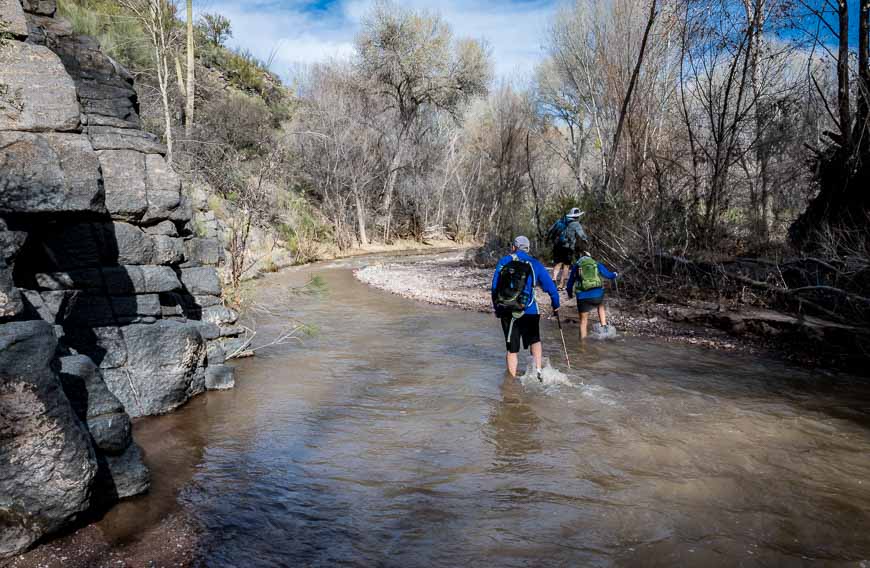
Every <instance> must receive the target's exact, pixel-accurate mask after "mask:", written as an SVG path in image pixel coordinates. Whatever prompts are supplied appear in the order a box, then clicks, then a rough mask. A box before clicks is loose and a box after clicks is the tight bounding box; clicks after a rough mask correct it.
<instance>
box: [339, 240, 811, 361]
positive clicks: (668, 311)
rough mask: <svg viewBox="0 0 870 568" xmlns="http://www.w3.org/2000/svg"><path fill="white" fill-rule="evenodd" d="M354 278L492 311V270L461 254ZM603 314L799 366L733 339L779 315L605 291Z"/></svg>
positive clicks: (569, 312)
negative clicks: (727, 310) (639, 298)
mask: <svg viewBox="0 0 870 568" xmlns="http://www.w3.org/2000/svg"><path fill="white" fill-rule="evenodd" d="M355 276H356V278H357V279H358V280H360V281H361V282H364V283H366V284H368V285H370V286H373V287H375V288H379V289H381V290H385V291H387V292H391V293H393V294H397V295H399V296H403V297H406V298H411V299H414V300H418V301H422V302H428V303H431V304H437V305H442V306H449V307H453V308H458V309H464V310H472V311H480V312H489V311H490V310H491V305H490V297H489V287H490V282H491V278H492V269H490V268H478V267H475V266H473V265H472V264H471V263H470V262H468V261H467V260H466V258H465V254H464V253H455V254H449V255H442V256H439V257H438V258H433V259H428V260H423V261H419V260H418V261H412V262H408V261H406V262H401V261H391V262H384V263H379V264H374V265H370V266H367V267H365V268H362V269H359V270H357V271H356V272H355ZM537 294H538V300H539V302H540V305H542V306H545V307H548V306H549V305H550V300H549V298H548V297H547V296H546V294H544V293H542V292H541V291H540V290H538V292H537ZM561 298H562V304H563V306H564V307H563V310H562V317H563V321H566V322H567V323H568V326H569V328H570V333H576V332H577V323H578V317H577V312H576V308H575V302H574V300H569V299H568V297H567V294H566V293H565V292H564V291H563V292H561ZM607 309H608V314H609V318H610V322H609V323H612V324H613V325H615V326H616V328H617V329H618V330H619V333H621V334H623V335H631V336H636V337H648V338H656V339H659V340H662V341H667V342H677V343H686V344H691V345H699V346H703V347H707V348H713V349H720V350H728V351H738V352H744V353H755V354H762V353H763V354H768V355H778V356H781V357H783V358H786V359H794V360H802V358H801V355H800V353H792V352H789V351H788V350H787V349H785V348H783V346H782V345H780V344H778V343H776V342H775V341H773V340H772V339H771V337H762V336H760V335H753V334H743V333H739V334H738V333H737V332H739V331H745V328H746V326H747V325H746V324H747V322H748V323H749V324H750V325H751V324H752V323H753V322H760V323H759V327H765V328H768V327H770V326H772V325H774V324H775V323H776V322H777V321H779V320H783V319H784V318H788V317H789V316H784V315H782V314H777V313H774V312H764V313H762V312H752V313H749V312H747V313H743V314H740V315H737V314H734V313H725V314H722V313H718V312H717V311H716V310H715V309H712V308H711V307H709V306H706V307H705V306H693V305H686V306H677V305H671V304H661V303H654V302H650V303H644V304H639V303H637V302H635V301H633V300H631V299H626V298H622V297H620V296H619V295H618V294H617V293H616V292H615V291H614V290H608V294H607ZM592 317H593V322H594V321H596V320H597V316H595V315H593V316H592ZM723 322H724V325H723ZM765 322H766V323H765ZM787 323H789V324H791V323H792V322H787ZM705 324H706V325H705ZM741 326H742V328H741Z"/></svg>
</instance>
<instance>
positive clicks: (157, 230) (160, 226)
mask: <svg viewBox="0 0 870 568" xmlns="http://www.w3.org/2000/svg"><path fill="white" fill-rule="evenodd" d="M145 232H146V233H148V234H149V235H164V236H166V237H177V236H178V228H177V227H176V226H175V223H173V222H172V221H161V222H159V223H157V224H156V225H153V226H151V227H145ZM184 254H185V257H186V256H187V248H186V246H185V253H184Z"/></svg>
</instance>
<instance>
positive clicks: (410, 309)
mask: <svg viewBox="0 0 870 568" xmlns="http://www.w3.org/2000/svg"><path fill="white" fill-rule="evenodd" d="M313 273H316V274H318V275H320V276H321V277H322V278H323V279H324V282H325V284H326V292H325V293H324V294H323V295H321V296H318V297H303V298H298V297H296V298H290V297H288V294H287V292H286V289H287V287H288V286H290V285H298V284H301V283H303V282H304V281H305V280H306V279H307V278H309V276H310V275H311V274H313ZM259 300H260V301H261V302H262V303H264V304H268V305H271V306H274V307H280V306H282V305H286V304H288V303H292V304H293V305H294V313H295V315H297V316H298V317H300V318H301V319H303V320H305V321H306V322H307V323H309V324H311V325H313V326H315V327H316V328H317V333H316V335H315V336H314V337H311V338H309V339H306V340H305V343H304V345H299V344H296V343H291V344H287V345H283V346H277V347H274V348H270V349H267V350H264V351H262V352H261V353H260V355H259V356H258V357H257V358H255V359H250V360H246V361H243V362H241V363H240V364H239V365H238V380H237V388H236V389H235V390H234V391H231V392H225V393H210V394H208V395H206V396H204V397H200V398H199V399H197V400H195V401H193V402H192V403H191V404H189V405H188V406H187V407H185V408H184V409H183V410H182V411H181V412H179V413H176V414H174V415H171V416H166V417H161V418H156V419H149V420H145V421H142V422H140V423H139V424H138V425H137V430H136V437H137V439H138V440H139V441H140V443H141V444H142V445H143V446H144V447H145V449H146V451H147V454H148V460H149V462H150V463H151V465H152V467H153V468H154V473H155V478H156V480H157V482H156V485H155V489H154V491H153V492H152V494H151V495H150V496H148V497H146V498H143V499H139V500H135V501H132V502H130V503H126V504H124V506H122V507H119V508H117V509H116V510H115V511H113V513H112V514H111V515H110V516H109V517H107V518H106V519H105V520H104V521H103V523H102V524H103V527H104V530H106V531H109V532H110V533H111V534H113V535H114V536H115V537H116V538H118V539H123V538H126V537H128V536H130V535H132V534H135V533H136V532H137V531H138V530H140V529H141V527H142V526H143V525H147V524H149V523H154V522H156V520H158V519H159V518H160V517H161V516H162V515H165V514H166V513H167V511H168V510H169V509H171V508H172V507H174V506H176V505H175V504H176V503H177V504H178V506H179V507H181V509H182V510H184V511H187V512H188V513H189V514H190V515H191V516H192V517H193V519H194V520H195V521H196V523H197V524H198V525H199V526H200V527H201V531H202V537H203V538H202V542H203V550H202V558H203V560H202V563H203V564H204V565H207V566H310V565H315V566H337V565H345V566H348V565H349V566H397V567H399V566H401V567H409V566H544V565H546V566H578V565H596V566H609V565H644V566H673V565H692V566H716V565H721V566H733V565H738V564H742V565H782V564H790V565H792V564H797V565H800V564H802V563H807V564H814V565H815V564H817V563H818V561H822V562H821V563H822V564H824V565H853V566H863V565H865V564H862V561H863V560H864V559H870V392H868V390H867V389H866V388H864V387H862V386H861V385H860V384H859V383H858V381H853V380H851V379H846V378H838V377H828V376H821V375H818V374H812V373H809V372H803V371H802V370H799V369H795V368H789V367H785V366H783V365H780V364H778V363H774V362H770V361H764V360H757V359H752V358H749V357H746V356H736V355H729V354H719V353H712V352H708V351H703V350H698V349H691V348H686V347H682V346H671V345H663V344H659V343H656V342H650V341H644V340H638V339H633V338H627V339H620V340H617V341H613V342H607V343H600V344H592V345H590V346H588V347H587V348H586V349H585V351H582V352H581V350H580V348H579V346H578V345H577V342H576V339H574V338H573V337H571V338H569V349H570V350H571V353H572V355H573V357H574V360H575V366H576V367H579V368H576V369H575V370H573V371H569V372H567V376H568V379H569V382H570V384H563V385H559V386H540V385H534V384H531V385H529V386H528V387H524V386H522V385H521V384H519V383H518V382H516V381H511V380H505V377H504V375H503V372H502V368H503V355H502V351H501V350H502V349H503V342H502V337H501V331H500V328H499V325H498V324H497V322H496V320H495V319H494V318H492V317H490V316H487V315H484V314H474V313H464V312H458V311H452V310H448V309H441V308H437V307H430V306H426V305H422V304H418V303H414V302H411V301H408V300H404V299H401V298H398V297H395V296H390V295H388V294H385V293H382V292H378V291H375V290H372V289H369V288H367V287H365V286H364V285H362V284H359V283H357V282H356V281H355V280H354V279H353V277H352V275H351V272H350V270H349V269H348V268H347V267H346V266H337V267H336V266H332V267H328V266H321V267H318V268H314V269H312V270H309V271H300V272H288V273H285V274H279V275H274V276H273V277H272V278H270V279H269V280H268V281H267V282H266V283H265V284H264V286H263V288H262V290H261V292H260V297H259ZM258 319H259V320H260V321H259V322H258V324H259V329H260V333H261V337H262V338H263V339H264V340H265V339H266V338H268V337H270V336H274V335H275V334H277V333H279V332H280V330H281V329H282V326H283V324H284V323H285V322H283V321H282V320H281V318H274V317H271V316H260V317H259V318H258ZM544 334H545V354H546V355H547V356H549V357H551V358H552V360H553V362H554V363H555V364H556V365H557V366H561V368H562V369H563V370H564V364H563V363H562V361H561V359H560V346H559V344H558V343H557V341H558V335H557V331H556V329H555V326H552V325H550V323H549V322H548V323H545V324H544ZM522 365H524V362H521V366H522Z"/></svg>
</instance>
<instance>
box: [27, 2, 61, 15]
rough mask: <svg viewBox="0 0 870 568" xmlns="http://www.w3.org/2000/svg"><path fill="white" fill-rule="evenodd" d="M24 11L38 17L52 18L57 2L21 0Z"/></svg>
mask: <svg viewBox="0 0 870 568" xmlns="http://www.w3.org/2000/svg"><path fill="white" fill-rule="evenodd" d="M23 2H24V11H25V12H30V13H31V14H39V15H40V16H54V13H55V12H56V11H57V0H23Z"/></svg>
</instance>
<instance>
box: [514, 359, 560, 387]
mask: <svg viewBox="0 0 870 568" xmlns="http://www.w3.org/2000/svg"><path fill="white" fill-rule="evenodd" d="M543 364H544V366H543V367H542V368H541V373H540V377H538V371H537V369H535V365H534V363H532V361H529V366H528V367H526V372H525V373H524V374H523V375H522V376H521V377H520V382H521V383H522V384H523V386H530V385H538V386H545V387H551V386H558V385H571V384H572V383H571V381H570V380H569V379H568V376H567V375H566V374H565V373H563V372H562V371H560V370H559V369H556V368H555V367H553V366H552V365H551V364H550V360H549V359H547V358H544V361H543Z"/></svg>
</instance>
